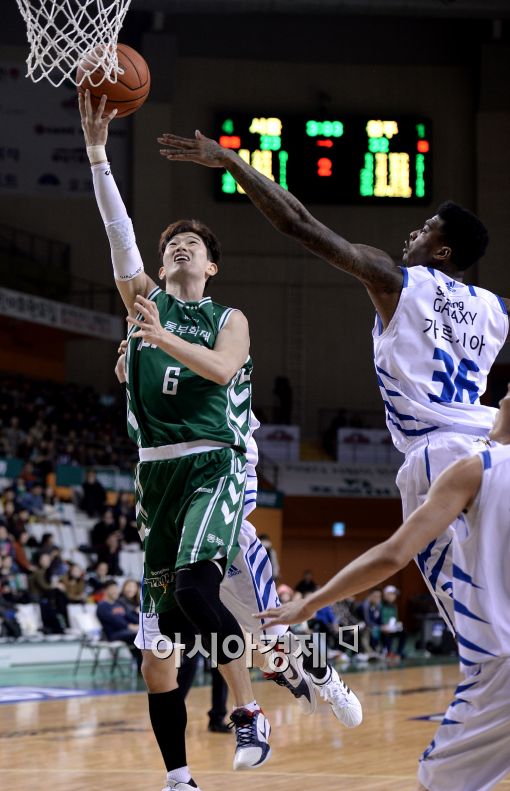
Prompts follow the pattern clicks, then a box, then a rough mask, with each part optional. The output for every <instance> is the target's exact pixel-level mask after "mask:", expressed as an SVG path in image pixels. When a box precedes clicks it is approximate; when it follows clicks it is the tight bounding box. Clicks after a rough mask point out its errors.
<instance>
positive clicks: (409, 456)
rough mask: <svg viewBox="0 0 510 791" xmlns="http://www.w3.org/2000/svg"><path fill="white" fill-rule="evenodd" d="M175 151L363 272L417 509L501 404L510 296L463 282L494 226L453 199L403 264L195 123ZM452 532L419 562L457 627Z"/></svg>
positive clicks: (175, 140)
mask: <svg viewBox="0 0 510 791" xmlns="http://www.w3.org/2000/svg"><path fill="white" fill-rule="evenodd" d="M159 142H160V143H162V144H164V145H165V146H166V148H165V150H163V151H162V152H161V153H162V154H163V156H165V157H167V158H168V159H170V160H173V159H175V160H182V161H192V162H197V163H199V164H202V165H206V166H209V167H224V168H226V169H227V170H228V171H229V172H230V173H231V174H232V175H233V176H234V178H235V179H236V181H237V182H238V183H239V184H240V186H241V187H242V188H243V189H244V191H245V192H246V194H247V195H248V197H249V198H250V199H251V201H252V202H253V203H254V204H255V206H256V207H257V208H258V209H259V210H260V211H261V212H262V213H263V214H264V215H265V216H266V217H267V218H268V219H269V221H270V222H271V223H272V224H273V225H274V226H275V227H276V228H277V229H278V230H280V231H281V232H282V233H285V234H287V235H289V236H292V237H293V238H294V239H296V240H297V241H299V242H300V243H301V244H302V245H303V246H304V247H306V248H307V249H308V250H310V251H311V252H312V253H314V254H315V255H318V256H319V257H321V258H323V259H325V260H326V261H327V262H328V263H330V264H332V265H333V266H335V267H338V268H339V269H341V270H342V271H344V272H347V273H348V274H351V275H354V277H356V278H358V280H360V281H361V282H362V283H363V285H364V286H365V288H366V289H367V291H368V295H369V297H370V299H371V300H372V302H373V304H374V307H375V309H376V314H377V315H376V323H375V329H374V345H375V364H376V370H377V376H378V381H379V385H380V387H381V392H382V395H383V400H384V402H385V407H386V418H387V424H388V428H389V430H390V432H391V435H392V438H393V440H394V442H395V444H396V446H397V447H398V448H399V449H400V450H402V451H403V452H404V453H405V454H406V459H405V462H404V464H403V466H402V468H401V470H400V472H399V475H398V478H397V485H398V487H399V489H400V493H401V496H402V504H403V515H404V518H406V517H407V516H408V515H409V514H410V513H412V511H413V510H414V509H415V508H416V507H417V506H418V505H420V504H421V503H422V502H423V500H424V498H425V495H426V493H427V491H428V488H429V486H430V484H431V482H432V481H433V480H434V479H435V478H436V477H437V475H438V474H439V473H440V472H441V471H442V470H443V469H444V468H445V467H446V465H447V464H449V463H450V462H451V461H453V460H454V459H456V458H460V457H462V456H465V455H466V454H469V453H471V452H472V451H473V450H474V449H475V448H476V442H477V441H479V440H482V441H484V440H486V438H487V433H488V431H489V428H490V426H491V424H492V420H493V414H494V413H493V410H492V409H490V408H489V407H484V406H482V405H481V404H480V396H481V395H482V394H483V393H484V391H485V387H486V378H487V373H488V371H489V370H490V368H491V366H492V364H493V362H494V359H495V357H496V355H497V353H498V351H499V350H500V348H501V346H502V345H503V343H504V342H505V341H506V339H507V336H508V315H507V310H508V308H509V306H510V300H507V299H501V298H500V297H497V296H496V295H495V294H492V293H491V292H489V291H486V290H484V289H480V288H478V287H473V286H464V285H463V284H462V280H463V273H464V270H465V269H468V268H469V267H470V266H471V265H472V264H474V263H475V262H476V261H477V260H478V259H479V258H481V257H482V256H483V254H484V252H485V249H486V247H487V243H488V235H487V231H486V229H485V227H484V225H483V224H482V223H481V221H480V220H479V219H478V218H477V217H475V215H473V214H472V213H471V212H469V211H467V210H466V209H463V208H462V207H461V206H459V205H458V204H455V203H452V202H448V203H444V204H442V205H441V206H440V207H439V208H438V210H437V213H436V214H434V216H432V217H430V218H429V219H427V220H426V221H425V223H424V224H423V226H422V228H420V229H419V230H415V231H413V232H412V233H411V234H410V235H409V239H408V241H407V242H406V243H405V245H404V251H403V260H402V263H403V266H397V265H396V264H395V262H394V261H393V259H392V258H391V257H390V256H389V255H388V253H385V252H384V251H383V250H379V249H377V248H375V247H370V246H367V245H363V244H351V243H350V242H348V241H347V240H346V239H344V238H343V237H342V236H339V235H338V234H336V233H335V232H334V231H332V230H331V229H329V228H327V227H326V226H325V225H323V224H322V223H320V222H319V221H318V220H317V219H315V217H313V216H312V215H311V214H310V213H309V212H308V211H307V210H306V208H305V207H304V206H303V205H302V204H301V203H300V202H299V201H298V200H297V199H296V198H295V197H294V196H293V195H292V194H291V193H289V192H288V191H287V190H284V189H282V188H281V187H280V186H279V185H278V184H276V183H275V182H274V181H271V180H270V179H268V178H266V177H265V176H263V175H262V174H261V173H259V172H258V171H256V170H255V169H254V168H252V167H251V166H250V165H248V164H247V163H246V162H244V161H243V160H242V159H241V158H240V157H239V156H237V155H236V154H235V152H233V151H229V150H227V149H224V148H222V147H221V146H220V145H218V143H216V142H215V141H213V140H209V139H208V138H206V137H204V136H203V135H201V134H200V132H197V133H196V137H195V139H186V138H180V137H176V136H175V135H164V136H163V137H162V138H159ZM451 539H452V532H451V531H450V530H448V531H445V535H444V536H442V537H441V538H439V539H437V540H435V541H434V542H433V543H432V542H431V544H430V545H429V546H427V547H426V548H424V547H422V548H421V551H420V552H419V553H418V556H417V562H418V564H419V566H420V569H421V571H422V574H423V576H424V578H425V580H426V582H427V584H428V586H429V588H430V590H431V591H432V592H433V594H434V596H435V597H436V601H437V602H438V606H439V609H440V612H441V613H442V615H443V616H444V618H445V620H446V622H447V623H448V625H449V627H450V628H451V629H452V625H453V604H452V601H451V585H452V573H451V572H452V569H451V545H450V541H451Z"/></svg>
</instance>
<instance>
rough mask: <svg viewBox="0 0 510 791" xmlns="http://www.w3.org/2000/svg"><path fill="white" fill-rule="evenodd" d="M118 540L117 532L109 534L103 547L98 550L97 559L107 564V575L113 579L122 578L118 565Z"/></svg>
mask: <svg viewBox="0 0 510 791" xmlns="http://www.w3.org/2000/svg"><path fill="white" fill-rule="evenodd" d="M119 557H120V539H119V534H118V533H117V531H115V533H110V535H109V536H108V538H107V539H106V543H105V545H104V546H103V547H102V548H101V549H100V550H98V553H97V559H98V560H102V561H104V562H105V563H107V564H108V574H109V575H111V576H114V577H121V576H122V573H123V572H122V569H121V567H120V564H119Z"/></svg>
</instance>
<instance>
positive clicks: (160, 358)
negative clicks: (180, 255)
mask: <svg viewBox="0 0 510 791" xmlns="http://www.w3.org/2000/svg"><path fill="white" fill-rule="evenodd" d="M148 299H151V300H153V301H154V302H155V303H156V305H157V307H158V311H159V318H160V321H161V325H162V326H163V327H164V328H165V329H166V330H168V331H169V332H173V333H175V334H176V335H178V336H179V337H180V338H182V339H183V340H185V341H189V342H190V343H198V344H200V345H201V346H206V347H207V348H208V349H212V348H213V347H214V344H215V343H216V338H217V337H218V333H219V332H220V330H221V329H222V327H224V326H225V323H226V321H227V319H228V317H229V316H230V314H231V313H232V311H233V308H227V307H224V306H223V305H218V304H216V303H215V302H213V301H212V300H211V298H210V297H204V298H203V299H201V300H200V302H183V301H182V300H180V299H177V298H176V297H174V296H172V295H171V294H167V293H166V292H165V291H162V290H161V289H160V288H157V289H154V290H153V291H152V292H151V293H150V294H149V296H148ZM138 318H140V316H139V317H138ZM135 331H136V327H134V328H132V329H131V330H130V331H129V333H128V340H129V343H128V348H127V355H126V377H127V399H128V414H127V418H128V433H129V435H130V437H131V438H132V439H133V440H134V441H135V442H136V443H137V444H138V446H139V447H141V448H152V447H158V446H160V445H174V444H176V443H180V442H192V441H194V440H212V441H215V442H222V443H225V444H226V445H230V446H232V447H237V448H240V449H241V450H242V451H243V452H244V451H245V450H246V443H247V441H248V436H249V424H250V409H251V381H250V377H251V371H252V367H253V366H252V362H251V358H250V357H248V359H247V360H246V362H245V363H244V365H243V366H242V368H240V370H239V371H238V372H237V373H236V374H235V375H234V377H233V378H232V380H231V381H230V382H229V383H228V384H227V385H220V384H216V383H215V382H212V381H211V380H209V379H204V378H203V377H202V376H199V375H198V374H196V373H194V372H193V371H190V370H189V368H186V366H185V365H183V364H182V363H180V362H179V361H178V360H175V359H174V358H173V357H170V356H169V355H168V354H167V353H166V352H164V351H163V350H162V349H160V348H158V347H157V346H154V345H151V344H149V343H147V342H146V341H143V340H142V339H141V338H133V337H132V335H133V332H135Z"/></svg>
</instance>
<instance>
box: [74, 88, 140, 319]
mask: <svg viewBox="0 0 510 791" xmlns="http://www.w3.org/2000/svg"><path fill="white" fill-rule="evenodd" d="M78 103H79V108H80V116H81V125H82V129H83V134H84V136H85V144H86V146H87V153H88V154H89V159H90V163H91V165H92V168H93V180H94V191H95V194H96V199H97V201H98V206H99V210H100V212H101V216H102V218H103V222H104V224H105V227H106V231H107V234H108V238H109V240H110V247H111V252H112V263H113V269H114V275H115V284H116V286H117V288H118V290H119V293H120V295H121V297H122V301H123V302H124V304H125V306H126V308H127V310H128V312H129V313H130V314H131V315H134V313H135V311H134V307H133V305H134V301H135V297H136V295H137V294H143V296H147V294H149V293H150V292H151V290H152V289H153V288H154V287H155V283H154V282H153V280H152V279H151V278H150V277H149V276H148V275H147V274H146V273H145V272H144V269H143V262H142V258H141V255H140V251H139V250H138V247H137V245H136V241H135V237H134V233H133V231H132V224H131V221H130V220H129V217H128V215H127V211H126V208H125V206H124V203H123V201H122V198H121V197H120V193H119V191H118V189H117V187H116V185H115V181H114V179H113V176H112V174H111V172H110V171H109V170H108V171H107V172H102V173H101V174H100V173H98V172H95V171H96V168H95V166H100V165H106V164H107V163H108V160H107V157H106V151H105V147H106V143H107V141H108V127H109V124H110V122H111V121H112V120H113V119H114V118H115V116H116V114H117V110H112V112H111V113H108V114H105V112H104V108H105V104H106V95H104V96H102V97H101V101H100V102H99V105H98V108H97V110H96V111H94V109H93V107H92V103H91V100H90V92H89V91H88V90H87V91H85V93H83V92H82V91H79V93H78ZM98 170H101V168H99V169H98ZM101 176H102V178H101ZM105 177H106V179H107V180H105Z"/></svg>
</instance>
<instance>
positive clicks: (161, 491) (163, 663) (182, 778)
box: [135, 462, 196, 791]
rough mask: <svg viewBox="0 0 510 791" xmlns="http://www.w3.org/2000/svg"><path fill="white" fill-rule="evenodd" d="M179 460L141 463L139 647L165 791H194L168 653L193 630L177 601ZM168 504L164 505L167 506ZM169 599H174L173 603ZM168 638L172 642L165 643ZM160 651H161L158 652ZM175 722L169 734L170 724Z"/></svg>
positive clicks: (173, 666) (183, 717)
mask: <svg viewBox="0 0 510 791" xmlns="http://www.w3.org/2000/svg"><path fill="white" fill-rule="evenodd" d="M175 466H176V465H175V463H173V462H168V463H167V462H150V463H146V464H139V465H138V468H137V475H136V479H135V484H136V486H135V488H136V500H137V503H136V510H137V521H138V527H139V529H140V533H141V535H145V542H144V549H145V557H144V579H143V583H142V591H141V608H140V613H141V614H140V622H139V630H138V633H137V636H136V639H135V645H137V646H138V648H140V649H141V650H142V654H143V661H142V674H143V677H144V680H145V683H146V686H147V691H148V705H149V714H150V720H151V725H152V728H153V731H154V735H155V738H156V741H157V743H158V746H159V748H160V751H161V754H162V757H163V760H164V763H165V766H166V770H167V781H166V787H165V791H170V789H172V791H174V790H175V791H191V789H193V788H196V783H194V781H193V780H192V778H191V774H190V771H189V769H188V765H187V757H186V744H185V731H186V721H187V716H186V705H185V702H184V696H183V694H182V691H181V690H180V689H179V688H178V682H177V667H176V663H175V656H176V655H175V653H172V654H171V655H170V656H168V655H167V652H166V651H165V649H166V648H167V647H168V643H167V639H169V640H175V636H176V633H179V635H181V637H180V638H179V640H178V642H181V641H182V639H183V636H185V638H186V639H187V641H190V640H192V636H191V635H192V630H191V628H190V624H189V622H187V621H186V620H185V619H184V618H183V616H182V614H181V613H180V610H179V608H178V607H176V605H175V601H173V599H172V598H171V591H170V590H169V588H170V586H171V577H172V572H171V570H172V569H173V568H174V564H175V557H176V554H177V543H176V542H175V540H174V536H173V534H172V525H173V516H174V515H173V511H172V499H171V492H170V493H169V495H168V496H169V498H170V499H169V500H167V499H166V495H167V492H168V490H169V489H171V486H169V484H170V483H171V481H172V477H173V475H174V473H175ZM162 505H163V507H161V506H162ZM167 599H168V601H167ZM156 603H158V604H160V605H161V604H162V603H163V604H164V605H166V606H167V609H168V611H169V612H170V613H171V614H172V616H173V617H172V620H169V616H167V618H166V621H165V622H164V623H163V622H160V618H161V616H159V615H157V614H156ZM165 638H167V639H165ZM158 649H159V650H158ZM169 721H170V722H172V730H171V731H169V728H168V722H169Z"/></svg>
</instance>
